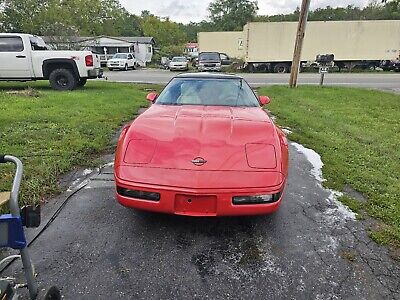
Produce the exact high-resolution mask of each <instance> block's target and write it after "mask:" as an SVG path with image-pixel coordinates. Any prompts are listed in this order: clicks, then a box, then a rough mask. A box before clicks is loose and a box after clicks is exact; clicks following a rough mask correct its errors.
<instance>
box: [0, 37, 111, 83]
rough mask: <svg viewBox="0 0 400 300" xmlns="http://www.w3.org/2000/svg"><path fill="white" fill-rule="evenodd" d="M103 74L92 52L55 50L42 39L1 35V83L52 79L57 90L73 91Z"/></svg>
mask: <svg viewBox="0 0 400 300" xmlns="http://www.w3.org/2000/svg"><path fill="white" fill-rule="evenodd" d="M102 74H103V70H102V69H101V68H100V59H99V57H98V56H97V55H95V54H93V53H92V52H90V51H51V50H48V47H47V46H46V44H45V43H44V41H43V40H42V39H41V38H40V37H37V36H34V35H30V34H18V33H0V81H33V80H49V81H50V85H51V87H52V88H53V89H56V90H73V89H75V88H77V87H81V86H84V85H85V84H86V81H87V79H94V78H98V77H101V76H102Z"/></svg>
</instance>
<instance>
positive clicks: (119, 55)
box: [113, 53, 128, 59]
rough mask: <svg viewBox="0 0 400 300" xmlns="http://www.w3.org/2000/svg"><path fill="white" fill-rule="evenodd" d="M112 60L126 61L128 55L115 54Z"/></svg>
mask: <svg viewBox="0 0 400 300" xmlns="http://www.w3.org/2000/svg"><path fill="white" fill-rule="evenodd" d="M113 58H116V59H127V58H128V55H127V54H122V53H117V54H115V55H114V56H113Z"/></svg>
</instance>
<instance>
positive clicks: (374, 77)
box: [105, 69, 400, 93]
mask: <svg viewBox="0 0 400 300" xmlns="http://www.w3.org/2000/svg"><path fill="white" fill-rule="evenodd" d="M176 74H178V73H174V72H170V71H166V70H157V69H144V70H135V71H128V72H123V71H114V72H106V73H105V76H106V77H107V78H108V80H110V81H119V82H140V83H156V84H166V83H167V82H168V81H169V80H170V79H171V78H172V77H173V76H174V75H176ZM241 75H242V76H243V77H244V78H245V79H246V80H247V81H248V82H249V83H250V84H251V85H252V86H262V85H273V84H287V83H288V82H289V74H262V73H255V74H248V73H243V74H241ZM319 78H320V77H319V74H312V73H301V74H300V75H299V84H319ZM325 83H326V85H332V86H351V87H361V88H371V89H381V90H387V91H394V92H398V93H400V73H352V74H349V73H332V74H327V75H326V77H325Z"/></svg>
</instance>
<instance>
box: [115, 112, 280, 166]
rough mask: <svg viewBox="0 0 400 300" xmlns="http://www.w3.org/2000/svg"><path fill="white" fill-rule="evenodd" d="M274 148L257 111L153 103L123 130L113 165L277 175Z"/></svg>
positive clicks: (268, 126)
mask: <svg viewBox="0 0 400 300" xmlns="http://www.w3.org/2000/svg"><path fill="white" fill-rule="evenodd" d="M279 147H280V145H279V141H278V137H277V133H276V128H275V125H274V124H273V122H272V121H271V120H270V118H269V117H268V115H267V114H266V113H265V112H264V111H263V110H262V109H261V108H259V107H252V108H241V107H221V106H169V105H168V106H167V105H157V104H155V105H152V106H151V107H150V108H149V109H148V110H147V111H146V112H145V113H143V114H142V115H141V116H139V117H138V118H137V119H136V120H135V121H134V122H133V123H132V125H131V126H130V127H129V129H128V130H127V131H126V133H125V136H124V137H123V143H122V144H121V145H119V148H120V149H119V150H118V151H122V152H121V153H120V154H119V157H120V159H119V160H120V161H116V163H117V164H120V165H125V166H128V165H133V166H136V167H137V166H143V167H151V168H166V169H180V170H204V171H223V170H226V171H235V170H237V171H262V170H264V171H265V170H268V171H280V164H279V163H277V162H278V161H279V159H280V154H279V153H280V148H279ZM201 161H203V163H202V162H201ZM205 161H206V162H205ZM196 162H200V163H196Z"/></svg>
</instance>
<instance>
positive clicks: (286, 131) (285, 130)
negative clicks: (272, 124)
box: [282, 127, 293, 135]
mask: <svg viewBox="0 0 400 300" xmlns="http://www.w3.org/2000/svg"><path fill="white" fill-rule="evenodd" d="M282 131H283V132H284V133H285V134H287V135H289V134H291V133H293V131H291V130H290V128H289V127H284V128H282Z"/></svg>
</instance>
